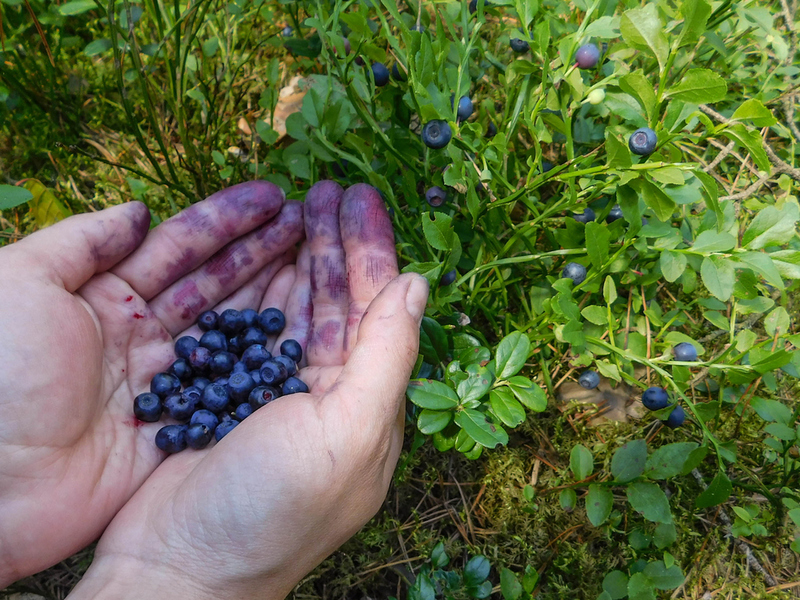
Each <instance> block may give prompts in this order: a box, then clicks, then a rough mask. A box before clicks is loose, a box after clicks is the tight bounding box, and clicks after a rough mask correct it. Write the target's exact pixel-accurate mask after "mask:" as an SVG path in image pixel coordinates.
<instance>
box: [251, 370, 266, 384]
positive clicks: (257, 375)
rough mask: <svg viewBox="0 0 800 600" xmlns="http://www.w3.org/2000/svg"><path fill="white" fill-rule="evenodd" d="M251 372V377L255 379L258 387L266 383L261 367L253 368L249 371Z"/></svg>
mask: <svg viewBox="0 0 800 600" xmlns="http://www.w3.org/2000/svg"><path fill="white" fill-rule="evenodd" d="M249 373H250V377H252V378H253V381H254V382H255V384H256V387H258V386H260V385H263V384H264V382H263V381H261V371H260V370H259V369H253V370H252V371H249Z"/></svg>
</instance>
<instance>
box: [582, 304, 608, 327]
mask: <svg viewBox="0 0 800 600" xmlns="http://www.w3.org/2000/svg"><path fill="white" fill-rule="evenodd" d="M581 314H582V315H583V318H584V319H586V320H587V321H589V322H590V323H594V324H595V325H605V324H606V323H608V316H607V315H606V310H605V309H604V308H603V307H602V306H587V307H586V308H584V309H583V310H582V311H581Z"/></svg>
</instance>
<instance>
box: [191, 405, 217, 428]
mask: <svg viewBox="0 0 800 600" xmlns="http://www.w3.org/2000/svg"><path fill="white" fill-rule="evenodd" d="M195 423H200V424H201V425H205V426H206V427H208V428H209V429H210V430H211V432H212V433H213V432H214V430H215V429H216V428H217V425H218V424H219V417H217V415H215V414H214V413H213V412H211V411H210V410H206V409H205V408H201V409H200V410H196V411H194V414H192V417H191V419H189V425H194V424H195Z"/></svg>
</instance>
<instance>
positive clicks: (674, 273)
mask: <svg viewBox="0 0 800 600" xmlns="http://www.w3.org/2000/svg"><path fill="white" fill-rule="evenodd" d="M686 260H687V259H686V255H685V254H682V253H680V252H673V251H672V250H664V251H663V252H661V257H660V258H659V260H658V263H659V265H660V266H661V273H662V274H663V275H664V279H666V280H667V281H669V282H670V283H672V282H674V281H677V280H678V278H679V277H680V276H681V275H683V272H684V271H685V270H686Z"/></svg>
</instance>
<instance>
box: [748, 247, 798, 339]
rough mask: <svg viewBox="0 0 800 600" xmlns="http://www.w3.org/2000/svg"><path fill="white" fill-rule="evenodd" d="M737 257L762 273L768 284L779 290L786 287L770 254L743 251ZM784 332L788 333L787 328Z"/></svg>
mask: <svg viewBox="0 0 800 600" xmlns="http://www.w3.org/2000/svg"><path fill="white" fill-rule="evenodd" d="M736 258H737V259H738V260H739V261H740V262H742V263H744V264H746V265H747V266H748V267H750V268H751V269H753V270H754V271H755V272H756V273H758V274H759V275H761V276H762V277H763V278H764V281H766V282H767V283H768V284H770V285H772V286H775V287H776V288H778V289H779V290H782V289H783V288H784V285H783V280H782V279H781V274H780V271H778V268H777V267H776V266H775V263H774V262H772V258H771V257H770V256H769V255H768V254H765V253H764V252H742V253H740V254H737V255H736ZM783 332H784V333H786V329H784V330H783ZM770 335H772V334H770Z"/></svg>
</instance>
